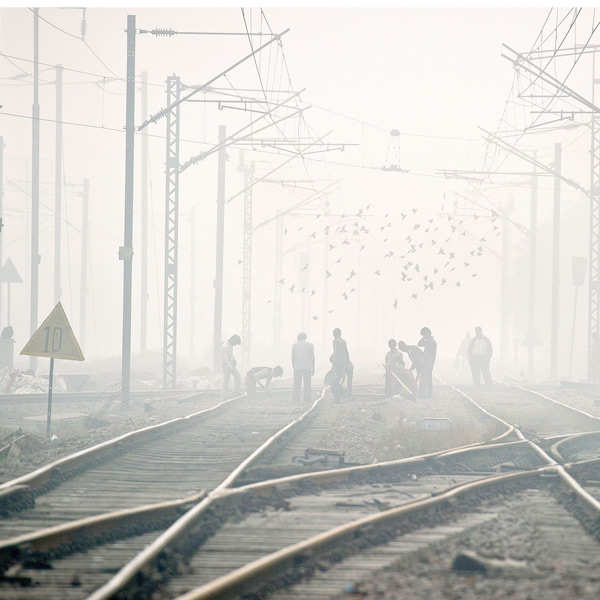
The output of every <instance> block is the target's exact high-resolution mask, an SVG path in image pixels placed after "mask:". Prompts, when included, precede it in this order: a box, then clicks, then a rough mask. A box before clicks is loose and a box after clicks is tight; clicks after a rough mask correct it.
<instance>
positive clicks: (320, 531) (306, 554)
mask: <svg viewBox="0 0 600 600" xmlns="http://www.w3.org/2000/svg"><path fill="white" fill-rule="evenodd" d="M463 394H464V392H463ZM465 397H466V398H467V399H468V400H469V401H471V402H472V403H473V405H474V406H475V407H476V408H477V409H478V410H481V411H483V412H484V413H485V414H486V415H488V416H489V417H490V418H495V419H497V420H498V422H499V423H501V424H502V425H503V426H504V427H505V431H504V433H503V434H501V436H500V437H502V438H507V437H511V436H514V437H516V438H518V440H520V441H517V442H504V443H499V444H494V445H493V446H485V445H479V446H472V447H470V448H463V449H457V450H455V451H452V452H446V453H438V454H437V455H435V462H437V461H439V460H443V459H445V461H446V462H448V461H451V464H453V468H454V471H455V472H454V474H453V476H449V475H448V474H447V473H446V474H441V475H440V474H437V475H436V474H427V473H426V472H421V471H420V469H419V463H420V462H421V461H425V463H426V464H428V465H429V467H430V468H431V466H430V463H431V460H432V458H433V457H432V456H431V455H430V456H428V457H419V458H417V459H409V460H406V461H392V462H393V463H395V464H393V465H392V463H388V464H386V465H369V466H362V467H356V468H354V469H341V470H334V471H327V472H323V473H321V474H311V475H302V476H296V477H290V478H283V479H280V480H275V481H268V482H263V483H258V484H254V485H250V486H245V487H242V488H237V489H236V490H235V493H236V494H239V495H248V497H257V496H258V497H260V496H262V495H265V494H266V495H267V496H269V495H273V494H274V493H275V491H277V492H279V493H280V494H283V496H284V497H285V498H286V500H287V501H288V503H289V504H288V507H287V508H288V511H286V512H282V511H281V510H270V511H269V510H267V511H263V512H258V513H257V514H255V515H252V516H250V517H248V518H246V519H244V520H243V521H242V522H241V523H227V524H226V525H224V526H223V527H222V528H221V529H219V530H218V531H217V532H216V534H215V535H214V536H212V537H210V539H208V540H207V541H206V542H205V543H204V544H197V545H196V546H197V548H196V551H195V552H194V553H191V551H192V550H193V548H194V545H193V543H190V541H189V539H188V540H187V543H186V542H184V541H183V540H181V539H180V540H179V542H180V544H181V546H180V549H181V548H185V550H186V552H187V555H186V560H183V559H182V555H180V556H179V557H177V556H176V554H177V544H176V543H173V542H175V540H171V542H172V543H171V545H170V546H169V547H168V548H167V547H166V546H165V547H163V551H165V552H166V553H167V554H169V553H170V555H171V558H172V559H173V565H177V566H172V569H173V572H172V573H171V575H172V576H164V577H160V576H159V577H156V574H155V575H154V579H153V580H152V582H151V584H150V587H147V585H148V580H149V579H150V578H152V576H151V575H150V572H152V569H151V565H150V562H148V561H145V562H144V561H142V562H144V565H143V566H144V567H145V568H146V569H148V570H147V571H146V572H145V573H144V574H143V575H142V573H141V571H138V575H141V577H138V581H137V582H136V583H135V585H129V586H128V585H127V581H125V579H120V581H119V575H117V577H116V578H115V579H114V580H113V581H114V582H115V583H116V584H117V587H116V588H114V589H113V590H108V589H105V590H104V591H102V590H100V591H99V593H98V594H95V595H94V596H93V598H94V599H96V598H97V599H100V598H108V597H112V596H113V595H116V597H123V598H142V597H144V596H145V595H147V594H149V593H150V590H152V593H154V594H155V597H161V598H163V597H164V598H173V597H178V596H179V595H180V594H183V596H181V597H182V598H185V599H186V600H191V599H199V598H217V597H222V596H223V597H224V596H227V597H230V596H232V595H233V596H235V595H236V594H237V593H239V592H240V591H242V592H243V595H245V596H247V595H248V594H251V595H252V594H257V596H258V597H262V596H263V595H265V594H267V592H273V590H277V589H279V588H282V591H281V592H277V593H275V597H282V598H288V597H289V598H291V597H329V595H330V594H331V593H333V592H334V591H335V592H339V591H341V589H343V588H342V587H340V583H341V581H344V580H345V581H347V580H348V573H355V570H354V569H355V568H356V566H357V565H358V564H363V565H364V562H365V553H368V552H372V554H373V553H374V554H373V556H372V557H371V558H372V560H367V563H369V569H371V568H380V567H381V566H383V565H384V564H387V562H390V561H392V560H394V559H395V558H397V555H396V553H397V551H399V550H401V549H404V550H403V551H412V550H414V549H416V548H420V547H423V546H425V545H427V544H428V543H430V542H431V541H432V540H436V539H442V538H444V537H446V536H448V535H455V534H457V533H459V532H461V531H464V530H466V529H468V528H470V527H474V526H477V525H479V524H480V523H482V522H485V521H487V520H490V519H493V518H495V515H496V511H495V510H494V509H493V508H490V509H489V510H488V509H484V510H483V513H482V512H481V511H478V510H476V508H477V507H478V506H479V505H480V504H481V503H482V502H484V501H486V500H488V499H489V498H490V497H493V498H495V499H496V500H497V499H498V496H500V497H503V496H504V495H505V494H508V493H510V494H514V493H516V492H518V491H520V490H530V488H533V489H536V488H544V487H549V488H551V489H552V490H553V492H554V493H555V494H557V495H563V496H565V497H568V498H569V501H568V502H569V503H570V504H572V505H574V507H573V509H574V510H575V509H576V510H577V511H579V513H580V516H581V518H582V520H584V521H585V520H591V521H594V522H597V519H598V515H600V502H598V501H597V500H596V499H595V498H594V497H593V495H591V494H590V493H588V492H587V491H586V490H585V489H583V488H582V486H581V485H580V484H579V483H578V482H577V481H576V480H575V479H574V478H573V477H572V476H571V475H570V474H569V472H568V470H567V469H565V467H563V466H562V465H560V464H559V463H558V462H557V461H556V460H554V459H553V458H552V457H551V456H550V455H549V454H548V453H547V452H546V451H545V450H544V449H543V448H542V447H541V446H540V445H538V444H537V443H535V442H534V441H532V440H529V439H527V438H526V437H525V436H524V435H523V433H522V432H521V431H520V430H519V429H518V428H517V427H515V426H514V425H511V424H510V423H508V422H507V421H505V420H504V419H502V418H500V417H497V416H495V415H494V414H493V413H491V412H490V411H488V410H487V409H485V408H483V407H482V406H481V405H480V404H479V403H478V402H477V401H475V400H473V399H472V398H470V397H469V396H468V395H466V394H465ZM568 437H569V435H566V436H560V437H559V438H558V439H561V438H565V439H566V438H568ZM553 439H554V443H556V441H557V438H556V437H555V438H553ZM509 449H510V451H511V452H512V453H513V458H514V457H515V453H517V454H519V453H523V454H521V458H523V457H525V456H526V457H527V458H526V460H524V463H523V464H518V461H517V462H516V463H515V462H514V461H512V464H511V465H510V466H511V468H514V469H519V468H520V469H523V470H521V471H517V472H512V473H508V474H494V475H490V474H489V468H490V465H488V466H487V469H488V472H487V473H486V472H485V470H486V468H485V465H484V464H482V463H485V458H484V457H485V455H486V454H488V458H489V456H490V455H493V454H498V452H500V454H502V452H501V451H504V452H505V451H507V450H509ZM517 449H518V450H517ZM467 457H469V458H471V459H474V458H479V463H478V464H479V472H478V473H477V472H475V469H473V468H472V467H471V466H470V465H469V464H468V463H469V460H468V459H467ZM503 458H506V457H503ZM535 461H537V466H535V467H533V468H531V467H532V462H535ZM465 462H466V463H467V464H465ZM588 462H589V461H588ZM592 462H593V463H594V464H596V462H597V461H592ZM527 463H529V464H527ZM583 464H586V463H583ZM420 466H423V465H422V464H421V465H420ZM447 466H448V465H446V467H447ZM495 466H496V467H498V466H500V467H501V466H502V463H499V462H498V457H496V462H495ZM527 467H529V468H527ZM407 468H408V469H409V471H410V470H412V471H413V472H412V473H410V472H409V471H407ZM438 468H439V465H438ZM578 468H582V467H581V464H580V465H579V467H578ZM461 470H462V471H463V472H462V473H460V474H459V475H457V471H459V472H460V471H461ZM382 472H385V475H383V474H382ZM359 473H360V475H358V474H359ZM375 473H378V474H379V477H380V478H381V477H383V480H381V479H380V481H379V482H378V483H376V484H373V483H369V484H366V485H365V484H364V482H362V483H361V485H359V482H361V481H362V478H364V477H367V478H369V477H372V476H373V475H374V474H375ZM417 473H419V474H418V475H417ZM351 474H354V476H355V477H356V479H355V480H354V485H350V482H349V480H352V479H353V476H352V475H351ZM448 477H451V479H448ZM407 478H408V479H407ZM415 478H416V479H415ZM394 479H396V480H395V481H394ZM415 481H416V482H417V483H415ZM448 483H452V485H451V486H448V485H447V484H448ZM323 486H324V487H325V488H330V492H329V493H325V492H324V487H323ZM379 486H386V487H383V488H380V487H379ZM340 488H341V489H340ZM378 488H379V489H378ZM565 490H566V491H565ZM231 493H232V492H230V494H231ZM317 493H318V495H316V494H317ZM522 493H523V492H522ZM528 493H529V492H528ZM540 493H541V492H540ZM276 496H277V498H278V499H280V498H279V495H276ZM424 496H426V497H424ZM357 497H358V498H363V500H362V501H359V502H357V501H356V498H357ZM403 497H404V498H403ZM289 498H292V499H291V500H290V499H289ZM348 498H352V499H353V500H348ZM540 498H541V497H540ZM540 498H538V500H539V501H540V502H541V503H542V504H544V503H545V502H546V500H542V499H540ZM548 498H549V499H548V500H547V503H548V506H549V507H550V506H553V507H554V508H548V511H549V513H551V512H552V510H554V511H555V512H556V510H559V509H556V501H555V500H553V499H552V498H550V497H549V496H548ZM231 499H232V498H231V496H230V497H229V500H230V501H231ZM222 500H223V501H224V502H226V501H227V500H228V499H227V498H223V499H222ZM403 500H404V501H403ZM465 507H466V508H467V510H466V511H465ZM336 509H337V510H336ZM469 509H470V510H469ZM560 510H562V509H560ZM344 513H345V514H344ZM368 513H370V514H368ZM452 519H453V520H454V521H453V523H452V524H449V522H450V520H452ZM349 521H350V522H349ZM440 522H441V524H440ZM412 526H414V528H415V533H414V535H413V537H410V535H409V534H410V531H411V528H412ZM423 527H428V528H429V529H428V531H427V533H426V534H425V535H424V534H423V532H422V528H423ZM390 532H391V533H390ZM311 533H312V534H315V533H316V535H313V536H312V537H311ZM407 535H409V537H408V538H407V537H406V536H407ZM411 535H412V534H411ZM244 540H248V543H247V544H246V543H244ZM384 543H385V544H386V548H385V549H384V550H381V546H382V544H384ZM257 548H258V550H257ZM340 548H343V550H341V549H340ZM373 548H377V550H371V549H373ZM269 550H272V552H271V553H269V552H268V551H269ZM180 551H181V550H180ZM352 556H354V557H355V558H354V559H352ZM346 558H347V559H348V560H350V561H351V562H350V563H347V562H346V560H345V559H346ZM342 559H344V560H342ZM352 560H354V562H352ZM340 561H341V563H340ZM336 563H340V564H338V566H334V565H335V564H336ZM138 566H139V567H142V565H141V564H140V565H138ZM338 567H339V569H341V572H342V575H340V579H336V577H335V576H334V577H333V580H334V581H333V584H332V582H331V577H330V573H329V569H330V568H332V569H333V568H336V569H337V568H338ZM325 571H327V573H326V574H325V575H318V573H323V572H325ZM175 572H176V575H173V573H175ZM315 574H317V575H316V577H313V575H315ZM344 578H345V579H344ZM144 579H146V585H144ZM298 580H305V581H304V583H303V584H302V586H300V587H299V588H297V589H296V588H293V589H292V590H291V591H290V590H289V589H288V587H289V586H290V584H292V583H295V582H296V581H298ZM313 580H315V581H317V580H318V582H317V584H316V587H315V588H314V589H313V588H312V587H311V586H310V584H309V583H307V581H313ZM160 581H162V584H161V583H159V582H160ZM328 582H329V583H328ZM194 583H195V584H196V585H197V584H198V583H200V584H201V585H200V587H197V588H196V589H192V590H191V591H190V588H191V587H192V586H193V585H194ZM307 586H308V587H307ZM336 586H337V587H336ZM119 590H120V591H119Z"/></svg>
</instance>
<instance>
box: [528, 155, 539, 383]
mask: <svg viewBox="0 0 600 600" xmlns="http://www.w3.org/2000/svg"><path fill="white" fill-rule="evenodd" d="M534 158H535V153H534ZM533 171H534V173H535V171H536V166H535V165H534V166H533ZM537 204H538V179H537V175H535V174H534V175H532V176H531V199H530V203H529V305H528V320H527V323H528V325H527V376H528V377H529V378H530V379H531V378H532V377H533V375H534V370H535V364H534V363H535V356H534V351H535V282H536V273H537V211H538V207H537Z"/></svg>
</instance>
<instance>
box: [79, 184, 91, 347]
mask: <svg viewBox="0 0 600 600" xmlns="http://www.w3.org/2000/svg"><path fill="white" fill-rule="evenodd" d="M89 203H90V180H89V179H84V180H83V192H82V206H81V278H80V291H79V342H80V344H81V347H82V348H85V339H86V338H85V332H86V327H87V293H88V289H87V269H88V250H89V247H90V239H89V235H90V233H89Z"/></svg>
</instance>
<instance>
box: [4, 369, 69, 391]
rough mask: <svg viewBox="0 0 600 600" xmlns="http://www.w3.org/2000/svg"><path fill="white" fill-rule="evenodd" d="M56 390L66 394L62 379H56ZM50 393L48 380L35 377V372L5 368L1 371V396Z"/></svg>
mask: <svg viewBox="0 0 600 600" xmlns="http://www.w3.org/2000/svg"><path fill="white" fill-rule="evenodd" d="M54 390H55V391H57V392H66V391H67V386H66V384H65V381H64V380H63V379H62V377H55V379H54ZM47 391H48V378H47V377H40V376H39V375H35V374H34V373H33V371H21V370H19V369H11V368H10V367H4V368H2V369H0V394H40V393H45V392H47Z"/></svg>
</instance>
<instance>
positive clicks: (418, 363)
mask: <svg viewBox="0 0 600 600" xmlns="http://www.w3.org/2000/svg"><path fill="white" fill-rule="evenodd" d="M420 334H421V338H420V340H419V341H418V342H417V344H416V345H410V344H407V343H406V342H404V341H401V340H399V341H396V340H394V339H391V340H389V342H388V352H387V354H386V356H385V394H386V396H387V397H390V396H394V395H395V394H398V393H400V394H404V395H407V396H409V397H411V398H413V399H414V398H423V399H429V398H431V397H432V395H433V367H434V365H435V361H436V357H437V342H436V341H435V338H434V337H433V335H432V333H431V330H430V329H429V327H423V328H422V329H421V331H420ZM241 342H242V340H241V338H240V336H239V335H237V334H236V335H232V336H231V337H230V338H229V339H228V340H227V341H226V342H225V344H224V345H223V349H222V368H223V391H224V392H225V393H227V392H228V390H229V384H230V381H231V379H232V378H233V387H234V391H235V392H239V390H240V386H241V376H240V373H239V371H238V369H237V363H236V360H235V355H234V348H235V346H239V345H240V344H241ZM404 354H406V356H407V357H408V360H409V361H410V364H408V365H407V364H406V362H405V358H404ZM492 354H493V348H492V343H491V342H490V340H489V339H488V338H487V337H486V336H485V335H483V331H482V329H481V327H476V328H475V336H474V337H473V338H471V337H470V335H469V334H467V335H466V337H465V338H464V339H463V341H462V342H461V346H460V348H459V350H458V353H457V357H456V359H457V365H460V362H465V363H468V364H469V366H470V368H471V373H472V376H473V383H474V384H475V385H480V384H481V380H482V378H483V382H484V383H485V384H486V385H491V383H492V376H491V374H490V360H491V358H492ZM291 359H292V360H291V363H292V371H293V374H294V400H295V401H296V402H298V401H300V399H301V398H302V399H303V400H304V401H305V402H308V401H310V399H311V397H312V378H313V377H314V374H315V349H314V346H313V344H311V343H310V342H309V341H308V339H307V335H306V333H299V334H298V337H297V341H296V342H295V343H294V344H293V346H292V356H291ZM329 362H330V363H331V368H330V370H329V371H328V372H327V374H326V375H325V385H328V386H329V387H330V389H331V392H332V394H333V397H334V399H335V400H336V401H341V400H342V399H343V398H344V397H347V398H350V397H351V396H352V380H353V378H354V365H353V364H352V361H351V360H350V353H349V351H348V345H347V344H346V341H345V340H344V339H343V338H342V332H341V330H340V329H339V328H337V327H336V328H335V329H334V330H333V340H332V354H331V356H330V357H329ZM282 375H283V368H282V367H280V366H276V367H253V368H252V369H250V370H249V371H248V372H247V374H246V380H245V384H246V392H247V394H248V395H249V396H251V397H252V396H254V395H255V394H256V391H257V390H267V389H268V388H269V386H270V384H271V381H272V380H273V378H274V377H281V376H282Z"/></svg>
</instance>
